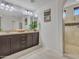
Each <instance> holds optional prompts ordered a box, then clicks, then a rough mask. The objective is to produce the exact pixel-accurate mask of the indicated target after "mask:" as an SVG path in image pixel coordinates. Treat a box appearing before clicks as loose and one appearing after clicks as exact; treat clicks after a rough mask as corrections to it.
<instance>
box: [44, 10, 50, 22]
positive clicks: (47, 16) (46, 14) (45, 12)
mask: <svg viewBox="0 0 79 59" xmlns="http://www.w3.org/2000/svg"><path fill="white" fill-rule="evenodd" d="M50 21H51V9H47V10H45V11H44V22H50Z"/></svg>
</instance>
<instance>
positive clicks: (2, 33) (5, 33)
mask: <svg viewBox="0 0 79 59" xmlns="http://www.w3.org/2000/svg"><path fill="white" fill-rule="evenodd" d="M35 32H39V31H38V30H37V31H33V30H30V31H24V32H0V36H3V35H13V34H25V33H35Z"/></svg>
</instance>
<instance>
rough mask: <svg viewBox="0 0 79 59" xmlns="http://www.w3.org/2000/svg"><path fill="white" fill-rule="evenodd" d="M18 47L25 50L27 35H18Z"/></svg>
mask: <svg viewBox="0 0 79 59" xmlns="http://www.w3.org/2000/svg"><path fill="white" fill-rule="evenodd" d="M20 47H21V49H26V48H27V34H21V35H20Z"/></svg>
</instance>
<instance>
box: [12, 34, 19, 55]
mask: <svg viewBox="0 0 79 59" xmlns="http://www.w3.org/2000/svg"><path fill="white" fill-rule="evenodd" d="M18 51H20V38H19V35H12V36H11V54H12V53H15V52H18Z"/></svg>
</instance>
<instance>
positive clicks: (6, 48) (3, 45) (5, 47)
mask: <svg viewBox="0 0 79 59" xmlns="http://www.w3.org/2000/svg"><path fill="white" fill-rule="evenodd" d="M9 54H10V37H8V36H0V56H7V55H9Z"/></svg>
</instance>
